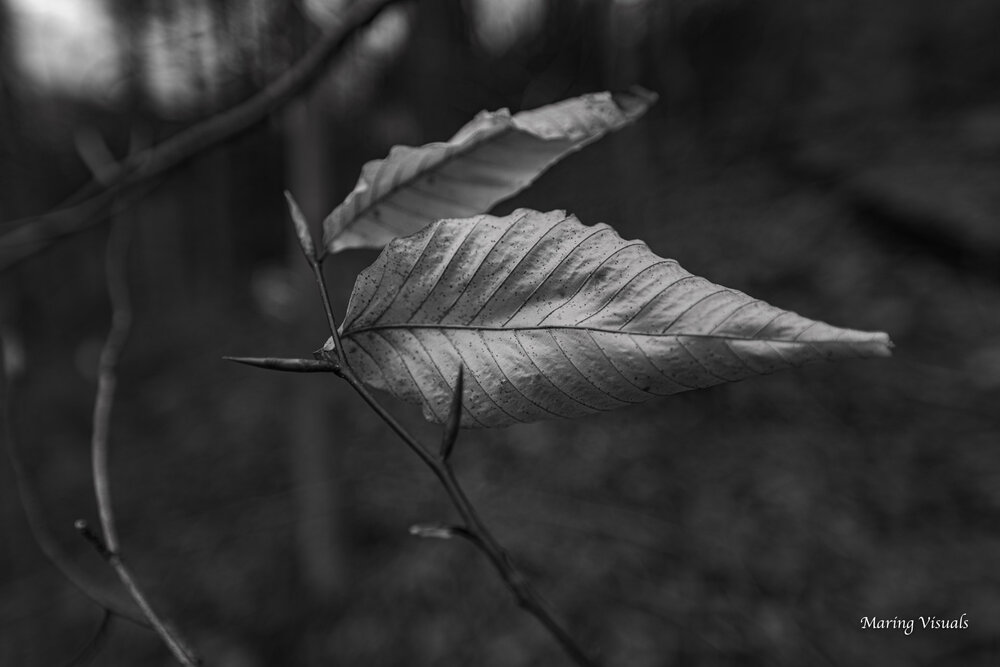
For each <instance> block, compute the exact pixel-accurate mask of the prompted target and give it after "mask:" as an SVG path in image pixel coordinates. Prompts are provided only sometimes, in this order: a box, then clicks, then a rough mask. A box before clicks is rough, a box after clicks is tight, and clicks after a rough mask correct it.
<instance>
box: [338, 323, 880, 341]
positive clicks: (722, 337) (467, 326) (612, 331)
mask: <svg viewBox="0 0 1000 667" xmlns="http://www.w3.org/2000/svg"><path fill="white" fill-rule="evenodd" d="M391 329H401V330H408V329H449V330H459V331H509V332H514V333H516V332H519V331H552V330H562V331H593V332H597V333H608V334H621V335H623V336H645V337H649V338H699V339H706V340H737V341H756V342H760V343H781V344H789V345H825V344H837V343H839V344H844V345H853V344H857V343H861V342H868V341H853V340H848V341H845V340H843V339H836V338H833V339H824V340H788V339H781V338H761V337H759V336H753V337H750V336H734V335H719V334H697V333H684V332H665V333H652V332H646V331H626V330H622V329H603V328H601V327H578V326H572V325H565V324H552V325H546V326H529V327H497V326H473V325H470V324H425V323H417V324H376V325H372V326H365V327H359V328H357V329H347V330H345V331H344V332H343V333H342V334H341V337H343V338H350V337H351V336H356V335H358V334H363V333H367V332H370V331H386V330H391ZM871 342H878V341H877V340H876V339H872V341H871Z"/></svg>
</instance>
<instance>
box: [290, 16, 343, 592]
mask: <svg viewBox="0 0 1000 667" xmlns="http://www.w3.org/2000/svg"><path fill="white" fill-rule="evenodd" d="M299 20H302V19H301V17H299ZM304 28H305V26H304V25H303V26H301V27H300V31H301V33H304V32H305V30H304ZM297 37H299V35H297ZM296 41H297V42H299V43H300V44H301V43H304V41H305V40H304V39H301V38H300V39H297V40H296ZM299 50H300V51H301V50H302V49H299ZM321 86H322V82H320V85H319V86H317V87H315V88H313V89H312V90H311V91H309V92H307V93H305V94H303V95H301V96H300V97H299V99H297V100H295V101H293V102H292V103H291V104H290V105H289V107H288V109H287V111H286V113H285V118H284V120H285V123H286V125H285V127H286V133H285V136H286V142H287V143H286V156H287V165H288V167H287V174H288V183H287V185H288V189H289V191H291V192H292V193H293V194H294V196H295V198H296V200H297V201H298V203H299V206H300V207H301V208H302V211H303V213H304V214H305V216H306V219H307V220H309V221H310V222H314V221H318V220H322V219H323V217H324V216H325V215H326V214H327V213H328V212H329V210H330V208H331V207H330V202H329V192H330V189H331V184H332V183H333V165H332V163H331V162H332V161H331V160H330V158H329V154H328V150H327V145H328V142H327V137H328V132H327V128H328V125H329V119H328V113H327V110H326V108H325V105H324V104H323V95H322V93H323V89H322V87H321ZM289 236H291V229H290V226H289ZM288 262H289V266H290V267H291V272H292V275H293V285H294V287H295V294H296V298H297V299H298V303H297V304H296V307H295V309H294V312H295V313H296V316H295V319H296V322H295V324H293V326H295V327H296V328H297V329H298V330H299V331H308V332H316V333H317V334H319V333H320V332H322V331H323V330H324V329H325V318H324V317H322V308H321V307H319V300H318V298H317V293H316V286H315V282H314V280H313V277H312V274H311V272H310V271H309V269H308V267H307V266H306V265H305V262H304V261H303V259H302V253H301V251H300V250H299V248H298V244H297V243H295V242H292V243H289V254H288ZM317 339H318V340H321V338H320V337H319V336H317ZM317 347H318V345H317ZM293 379H295V380H301V379H302V378H298V377H296V378H293ZM289 387H290V395H289V398H288V400H289V402H290V406H291V410H290V413H289V420H288V430H289V432H288V442H289V455H290V457H291V461H290V464H291V466H290V467H291V470H292V477H293V484H294V487H295V494H296V501H297V505H298V507H297V513H298V514H297V522H296V532H297V542H298V550H297V555H298V559H299V568H300V572H301V577H302V582H303V583H304V584H305V586H306V587H307V588H308V590H309V592H310V593H311V594H312V595H314V596H315V599H316V600H317V601H319V602H321V603H323V604H332V603H335V602H336V601H337V599H338V598H339V597H341V596H342V594H343V592H344V590H345V588H346V585H347V574H346V571H345V570H346V566H345V560H346V557H345V554H344V547H345V540H344V538H343V537H342V534H343V532H344V527H343V526H344V520H343V517H342V513H343V510H342V505H343V500H342V497H341V494H342V490H341V488H340V486H339V484H338V483H337V481H336V480H335V479H334V473H335V471H337V470H339V469H340V467H341V466H340V465H338V463H339V460H340V457H341V454H342V451H341V449H340V443H339V442H337V438H336V437H335V436H334V433H333V429H332V428H331V424H330V417H329V413H330V407H329V401H328V399H327V397H328V394H327V393H326V392H321V391H316V388H315V383H311V382H302V381H298V382H292V383H290V384H289Z"/></svg>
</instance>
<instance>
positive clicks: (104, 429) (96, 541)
mask: <svg viewBox="0 0 1000 667" xmlns="http://www.w3.org/2000/svg"><path fill="white" fill-rule="evenodd" d="M127 230H128V227H127V226H126V225H125V224H123V223H119V224H118V225H116V226H114V227H113V228H112V230H111V236H110V237H109V239H108V250H107V255H106V256H107V282H108V294H109V296H110V299H111V308H112V315H111V330H110V331H109V332H108V336H107V338H106V339H105V341H104V346H103V347H102V348H101V356H100V360H99V362H98V378H97V397H96V399H95V400H94V425H93V435H92V438H91V456H92V459H93V475H94V491H95V494H96V496H97V509H98V513H99V515H100V518H101V532H102V533H103V536H104V538H103V540H101V539H100V538H98V537H97V535H96V534H94V533H93V532H92V531H90V529H89V527H88V526H87V523H86V522H85V521H82V520H80V521H77V529H78V530H79V531H80V533H81V534H82V535H83V536H84V537H85V538H86V539H87V540H88V541H89V542H90V543H91V544H92V545H93V546H94V547H95V549H96V550H97V552H98V553H99V554H100V555H101V557H102V558H104V560H106V561H107V562H108V564H109V565H111V567H112V569H113V570H114V571H115V573H116V574H117V575H118V578H119V579H120V580H121V582H122V584H123V585H124V586H125V588H126V590H128V592H129V595H131V596H132V599H133V600H135V603H136V604H137V605H138V606H139V609H141V610H142V614H143V616H145V617H146V619H148V620H149V623H150V624H151V625H152V626H153V630H155V631H156V633H157V634H158V635H159V636H160V638H161V639H162V640H163V642H164V643H165V644H166V645H167V647H168V648H169V649H170V652H171V653H172V654H173V655H174V657H175V658H176V659H177V661H178V662H180V663H181V664H182V665H185V667H193V666H194V665H197V664H199V660H198V658H197V657H196V656H195V655H194V653H193V652H192V651H191V650H190V649H189V648H188V647H187V646H186V644H185V643H184V642H182V641H181V639H180V638H179V637H178V636H177V634H176V633H175V632H174V631H173V630H171V629H170V628H169V627H167V625H166V623H165V622H164V621H163V620H162V619H161V618H160V617H159V616H158V615H157V613H156V612H155V611H154V610H153V608H152V606H151V605H150V603H149V600H148V598H147V597H146V595H145V593H144V592H143V591H142V589H141V588H140V587H139V585H138V584H137V583H136V581H135V577H133V575H132V573H131V571H130V570H129V569H128V567H126V565H125V561H124V560H123V558H122V555H121V552H120V544H119V541H118V530H117V527H116V526H115V518H114V511H113V509H112V503H111V486H110V477H109V475H108V449H109V440H108V435H109V430H110V422H111V408H112V406H113V405H114V396H115V387H116V385H117V375H116V368H117V365H118V358H119V357H120V356H121V351H122V347H123V346H124V345H125V341H126V339H127V338H128V333H129V329H130V328H131V323H132V308H131V304H130V301H129V294H128V281H127V279H126V273H127V271H126V250H127V247H128V246H127V243H128V237H127V236H126V234H127Z"/></svg>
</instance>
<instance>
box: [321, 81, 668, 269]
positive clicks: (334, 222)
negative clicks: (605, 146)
mask: <svg viewBox="0 0 1000 667" xmlns="http://www.w3.org/2000/svg"><path fill="white" fill-rule="evenodd" d="M655 100H656V95H655V94H653V93H651V92H649V91H646V90H642V89H636V90H634V91H633V92H631V93H621V94H617V93H616V94H611V93H607V92H604V93H592V94H589V95H583V96H581V97H574V98H571V99H568V100H563V101H562V102H559V103H557V104H552V105H549V106H544V107H540V108H538V109H532V110H530V111H522V112H521V113H518V114H515V115H513V116H512V115H511V114H510V112H509V111H508V110H507V109H501V110H500V111H495V112H487V111H484V112H481V113H480V114H479V115H477V116H476V117H475V118H474V119H473V120H472V121H470V122H469V123H468V124H467V125H466V126H465V127H463V128H462V129H461V130H459V131H458V133H457V134H456V135H455V136H454V137H452V138H451V140H450V141H447V142H442V143H433V144H427V145H425V146H420V147H418V148H412V147H410V146H396V147H394V148H393V149H392V150H391V151H390V152H389V156H388V157H387V158H385V159H383V160H374V161H372V162H369V163H367V164H366V165H365V166H364V168H363V169H362V170H361V178H359V179H358V184H357V185H355V186H354V191H353V192H351V194H349V195H348V196H347V199H345V200H344V202H343V203H342V204H341V205H340V206H338V207H337V208H336V209H334V211H333V213H331V214H330V215H329V216H328V217H327V218H326V220H324V221H323V245H324V247H325V248H326V250H328V251H329V252H338V251H340V250H344V249H345V248H359V247H360V248H381V247H382V246H384V245H385V244H386V243H388V242H389V241H391V240H392V239H394V238H396V237H398V236H407V235H409V234H412V233H414V232H416V231H419V230H420V229H422V228H424V227H425V226H427V225H428V224H430V223H432V222H434V221H435V220H440V219H442V218H455V217H467V216H471V215H476V214H479V213H485V212H486V211H488V210H489V209H490V207H492V206H493V205H494V204H496V203H497V202H499V201H502V200H504V199H507V198H508V197H511V196H513V195H515V194H517V193H518V192H520V191H521V190H523V189H524V188H526V187H527V186H528V185H530V184H531V183H532V182H533V181H534V180H535V179H536V178H538V176H540V175H541V174H542V173H543V172H544V171H545V170H546V169H548V168H549V167H550V166H552V165H553V164H555V163H556V162H558V161H559V160H561V159H562V158H564V157H566V156H567V155H569V154H570V153H572V152H574V151H577V150H579V149H581V148H583V147H584V146H586V145H587V144H589V143H591V142H593V141H596V140H597V139H600V138H601V137H603V136H604V135H605V134H607V133H608V132H611V131H613V130H617V129H619V128H621V127H623V126H625V125H627V124H628V123H631V122H632V121H634V120H635V119H636V118H638V117H639V116H641V115H642V114H643V113H644V112H645V111H646V109H647V108H648V107H649V105H650V104H652V103H653V102H654V101H655Z"/></svg>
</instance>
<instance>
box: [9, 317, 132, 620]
mask: <svg viewBox="0 0 1000 667" xmlns="http://www.w3.org/2000/svg"><path fill="white" fill-rule="evenodd" d="M0 339H2V343H3V356H4V359H5V362H6V363H5V364H4V370H5V373H4V375H5V380H6V382H5V387H6V391H5V392H4V423H5V425H6V429H5V430H6V436H7V438H6V439H7V447H6V449H7V457H8V458H9V459H10V465H11V469H12V470H13V472H14V482H15V485H16V487H17V495H18V499H19V500H20V502H21V507H22V508H23V509H24V515H25V519H26V520H27V522H28V528H29V530H30V531H31V535H32V537H33V538H34V540H35V542H36V543H37V544H38V548H39V549H41V551H42V554H44V555H45V557H46V558H47V559H48V560H49V562H50V563H52V565H54V566H55V568H56V569H57V570H59V571H60V572H61V573H62V575H63V576H64V577H66V579H67V580H68V581H69V582H70V583H71V584H73V585H74V586H75V587H76V588H77V589H79V590H80V592H81V593H83V594H84V595H85V596H87V597H88V598H90V599H91V600H93V601H94V603H96V604H97V605H99V606H100V607H103V608H104V609H106V610H107V611H110V612H112V613H114V614H115V615H117V616H121V617H122V618H125V619H128V620H129V621H132V622H133V623H136V624H138V625H141V626H144V627H151V626H150V625H149V622H148V621H147V620H146V618H145V617H144V616H143V615H142V612H141V611H140V610H139V609H138V607H136V605H135V604H134V603H133V601H132V600H130V599H128V598H126V597H123V596H121V595H119V594H118V592H117V591H113V590H110V589H108V588H107V587H105V586H104V585H102V584H100V583H98V582H96V581H94V580H93V579H92V577H91V576H90V575H88V574H87V573H86V572H85V571H83V570H82V569H81V568H80V567H79V566H78V565H77V564H76V562H75V561H74V560H73V558H72V556H70V555H69V553H67V552H66V550H65V549H63V547H62V545H61V544H60V543H59V541H58V540H57V539H56V537H55V535H54V534H53V533H52V531H51V530H50V529H49V526H48V522H47V521H46V518H45V516H44V512H43V510H42V503H41V501H40V500H39V498H38V493H37V492H36V490H35V486H34V484H33V483H32V480H31V476H30V475H29V474H28V470H27V467H26V466H25V464H24V461H23V460H22V459H21V454H20V451H19V449H18V446H17V438H16V437H15V425H14V413H15V410H14V401H15V386H16V384H17V382H18V380H19V375H20V370H19V369H18V367H19V366H20V365H21V364H23V358H18V357H20V356H21V352H20V350H19V349H17V348H18V345H17V344H16V343H15V342H14V340H13V336H12V334H10V333H9V332H2V331H0Z"/></svg>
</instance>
